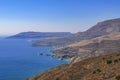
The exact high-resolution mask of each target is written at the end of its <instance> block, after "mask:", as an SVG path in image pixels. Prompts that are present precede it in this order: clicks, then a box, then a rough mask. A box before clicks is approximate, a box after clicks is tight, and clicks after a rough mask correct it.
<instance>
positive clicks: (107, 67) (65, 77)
mask: <svg viewBox="0 0 120 80" xmlns="http://www.w3.org/2000/svg"><path fill="white" fill-rule="evenodd" d="M28 80H120V53H112V54H109V55H104V56H98V57H92V58H88V59H85V60H83V61H80V62H76V63H73V64H65V65H60V66H58V67H55V68H52V69H50V70H47V71H45V72H42V73H40V74H38V75H36V76H34V77H32V78H30V79H28Z"/></svg>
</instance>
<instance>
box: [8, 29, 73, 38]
mask: <svg viewBox="0 0 120 80" xmlns="http://www.w3.org/2000/svg"><path fill="white" fill-rule="evenodd" d="M69 35H72V33H70V32H33V31H29V32H21V33H18V34H16V35H13V36H9V37H7V38H50V37H51V38H52V37H56V38H57V37H65V36H69Z"/></svg>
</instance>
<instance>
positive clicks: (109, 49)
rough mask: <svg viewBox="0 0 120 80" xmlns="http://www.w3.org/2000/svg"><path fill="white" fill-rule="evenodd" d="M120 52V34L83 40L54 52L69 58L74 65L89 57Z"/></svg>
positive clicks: (58, 55)
mask: <svg viewBox="0 0 120 80" xmlns="http://www.w3.org/2000/svg"><path fill="white" fill-rule="evenodd" d="M119 51H120V33H114V34H110V35H105V36H101V37H97V38H93V39H90V40H83V41H80V42H76V43H74V44H71V45H68V46H66V47H63V48H59V49H57V50H55V51H54V54H55V55H56V56H57V57H61V58H64V57H65V58H68V59H69V61H70V62H72V63H74V62H77V61H81V60H83V59H86V58H88V57H93V56H99V55H105V54H109V53H113V52H119Z"/></svg>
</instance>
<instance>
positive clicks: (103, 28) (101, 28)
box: [33, 18, 120, 46]
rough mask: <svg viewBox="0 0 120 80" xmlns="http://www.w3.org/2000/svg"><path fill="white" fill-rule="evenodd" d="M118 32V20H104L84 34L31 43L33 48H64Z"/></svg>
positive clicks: (119, 26)
mask: <svg viewBox="0 0 120 80" xmlns="http://www.w3.org/2000/svg"><path fill="white" fill-rule="evenodd" d="M116 32H120V18H118V19H112V20H106V21H103V22H99V23H97V24H96V25H95V26H93V27H92V28H90V29H88V30H87V31H84V32H78V33H76V34H73V35H70V36H67V37H64V38H57V39H47V40H35V41H33V45H34V46H43V45H45V46H65V45H68V44H71V43H75V42H79V41H81V40H86V39H92V38H96V37H99V36H103V35H107V34H111V33H116Z"/></svg>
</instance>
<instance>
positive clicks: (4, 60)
mask: <svg viewBox="0 0 120 80" xmlns="http://www.w3.org/2000/svg"><path fill="white" fill-rule="evenodd" d="M30 40H32V39H5V38H0V80H25V79H26V78H30V77H32V76H34V75H36V74H38V73H40V72H42V71H45V70H47V69H50V68H53V67H55V66H58V65H60V64H66V63H67V61H65V60H62V61H61V60H58V59H57V58H54V57H50V56H45V55H43V56H42V55H41V56H40V55H39V53H45V54H52V53H51V52H50V50H53V48H52V47H32V44H31V42H30Z"/></svg>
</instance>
